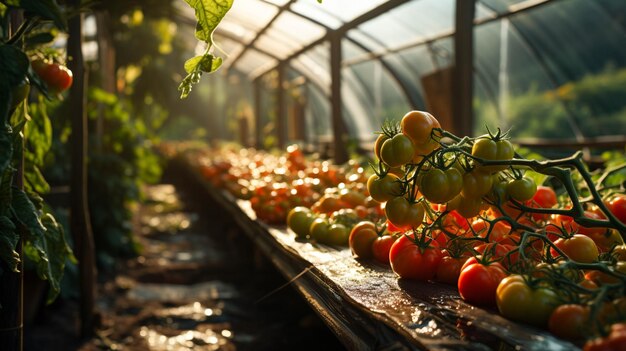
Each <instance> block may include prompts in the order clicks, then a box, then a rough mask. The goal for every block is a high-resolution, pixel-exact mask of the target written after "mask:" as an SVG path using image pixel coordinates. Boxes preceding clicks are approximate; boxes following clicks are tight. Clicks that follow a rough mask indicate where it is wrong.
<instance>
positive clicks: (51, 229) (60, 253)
mask: <svg viewBox="0 0 626 351" xmlns="http://www.w3.org/2000/svg"><path fill="white" fill-rule="evenodd" d="M41 222H42V223H43V225H44V226H45V227H46V232H45V239H46V242H47V246H48V250H49V252H48V258H49V262H47V265H48V266H49V267H50V270H49V272H50V273H51V275H50V276H49V277H48V279H49V280H50V285H51V286H52V289H50V290H49V291H48V303H51V302H52V301H53V300H54V299H55V298H56V297H57V295H58V294H59V292H60V291H61V286H60V284H61V279H62V278H63V272H64V271H65V264H66V262H67V261H68V260H69V261H70V262H72V263H74V264H76V263H77V260H76V257H74V254H73V253H72V250H71V249H70V247H69V246H68V244H67V241H66V240H65V233H64V231H63V227H62V226H61V225H60V224H59V223H58V222H57V221H56V220H55V219H54V217H53V216H52V215H51V214H49V213H46V214H44V215H43V216H42V217H41Z"/></svg>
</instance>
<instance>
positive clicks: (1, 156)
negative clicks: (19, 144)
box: [0, 124, 13, 174]
mask: <svg viewBox="0 0 626 351" xmlns="http://www.w3.org/2000/svg"><path fill="white" fill-rule="evenodd" d="M12 139H13V137H12V135H11V128H9V127H8V126H2V125H1V124H0V174H4V172H5V170H6V169H7V168H8V167H9V164H10V163H11V158H12V157H13V140H12Z"/></svg>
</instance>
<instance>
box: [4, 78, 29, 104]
mask: <svg viewBox="0 0 626 351" xmlns="http://www.w3.org/2000/svg"><path fill="white" fill-rule="evenodd" d="M28 93H30V82H29V81H28V78H26V77H24V80H22V82H20V84H18V85H16V86H15V87H13V89H12V90H11V104H10V105H9V110H13V109H14V108H16V107H17V106H18V105H19V104H20V103H21V102H22V101H24V100H25V99H26V98H27V97H28Z"/></svg>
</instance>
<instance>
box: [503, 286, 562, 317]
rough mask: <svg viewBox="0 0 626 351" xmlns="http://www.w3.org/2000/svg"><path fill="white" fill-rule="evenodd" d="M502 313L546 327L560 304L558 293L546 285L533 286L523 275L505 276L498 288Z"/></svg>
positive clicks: (505, 315)
mask: <svg viewBox="0 0 626 351" xmlns="http://www.w3.org/2000/svg"><path fill="white" fill-rule="evenodd" d="M496 304H497V305H498V310H499V311H500V313H501V314H502V315H503V316H504V317H506V318H509V319H512V320H514V321H519V322H525V323H528V324H532V325H534V326H537V327H546V326H547V325H548V319H549V318H550V315H551V314H552V311H554V309H555V308H556V307H557V305H558V296H557V294H556V293H555V292H554V291H552V290H550V289H548V288H545V287H537V288H534V289H533V288H531V287H530V286H529V285H528V284H527V283H526V281H524V278H523V277H522V276H521V275H518V274H515V275H511V276H508V277H506V278H504V279H503V280H502V281H501V282H500V284H499V285H498V289H497V290H496Z"/></svg>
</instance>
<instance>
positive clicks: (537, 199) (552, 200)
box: [526, 185, 558, 221]
mask: <svg viewBox="0 0 626 351" xmlns="http://www.w3.org/2000/svg"><path fill="white" fill-rule="evenodd" d="M557 204H558V201H557V198H556V192H554V190H553V189H552V188H550V187H548V186H543V185H539V186H537V192H536V193H535V195H534V196H533V198H532V200H530V201H529V203H527V204H526V205H527V206H528V207H534V208H552V207H554V206H556V205H557ZM549 217H550V215H548V214H540V213H533V218H534V219H535V220H536V221H538V220H541V219H543V220H546V219H548V218H549Z"/></svg>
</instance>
